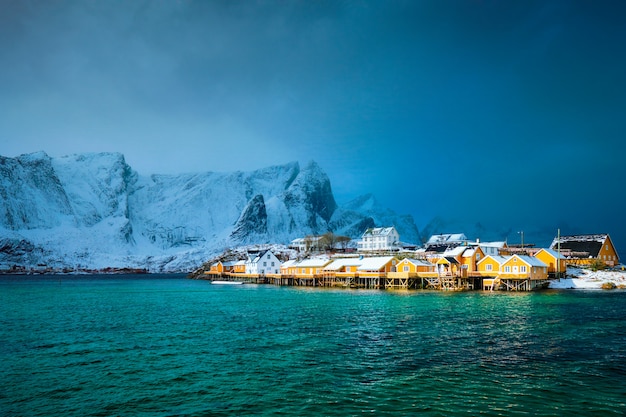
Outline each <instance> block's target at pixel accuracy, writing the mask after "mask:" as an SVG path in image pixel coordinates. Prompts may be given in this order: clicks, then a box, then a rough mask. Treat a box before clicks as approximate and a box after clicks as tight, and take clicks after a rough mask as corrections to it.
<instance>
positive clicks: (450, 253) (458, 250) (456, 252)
mask: <svg viewBox="0 0 626 417" xmlns="http://www.w3.org/2000/svg"><path fill="white" fill-rule="evenodd" d="M466 250H467V246H457V247H455V248H452V249H448V250H446V251H445V252H444V253H443V256H444V257H448V256H459V255H461V254H462V253H463V252H465V251H466Z"/></svg>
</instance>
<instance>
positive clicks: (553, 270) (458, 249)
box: [202, 226, 619, 291]
mask: <svg viewBox="0 0 626 417" xmlns="http://www.w3.org/2000/svg"><path fill="white" fill-rule="evenodd" d="M321 238H322V237H320V236H309V237H306V238H300V239H295V240H294V241H292V242H291V244H290V246H289V247H290V248H291V249H293V250H295V251H296V252H297V253H298V254H299V255H300V256H299V257H298V258H297V259H289V260H286V261H281V260H279V258H278V257H277V256H276V254H275V253H273V251H272V250H271V249H264V250H259V251H256V252H250V253H248V254H247V256H246V259H239V260H233V261H223V262H222V261H218V262H214V263H212V264H211V265H210V267H209V269H208V270H205V271H204V272H203V274H202V277H203V278H205V279H209V280H211V281H213V283H223V284H226V283H265V284H274V285H280V286H310V287H346V288H372V289H431V290H505V291H532V290H535V289H540V288H546V287H547V286H548V284H549V283H550V282H551V280H559V279H561V278H563V277H565V276H566V274H567V268H568V267H569V268H572V267H576V268H580V267H587V268H605V267H616V266H618V265H619V256H618V254H617V252H616V250H615V247H614V245H613V242H612V241H611V238H610V237H609V235H608V234H597V235H577V236H557V237H555V239H554V241H553V242H552V244H551V245H550V247H549V248H535V247H534V245H526V246H525V245H524V244H523V243H522V244H521V245H508V244H507V242H481V241H480V240H478V239H477V240H469V239H468V238H467V237H466V236H465V235H464V234H462V233H459V234H440V235H433V236H431V237H430V238H429V239H428V241H427V242H426V243H425V244H424V245H423V247H421V248H415V247H407V246H406V245H402V244H401V243H400V236H399V234H398V232H397V230H396V229H395V227H393V226H392V227H379V228H371V229H367V230H366V231H365V232H364V233H363V235H362V236H361V239H360V240H359V241H357V248H356V250H355V251H353V252H352V253H350V251H346V250H343V251H338V252H333V253H328V252H325V253H319V252H318V253H316V251H315V250H314V249H315V244H316V242H317V241H318V240H319V239H321Z"/></svg>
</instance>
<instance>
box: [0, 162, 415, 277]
mask: <svg viewBox="0 0 626 417" xmlns="http://www.w3.org/2000/svg"><path fill="white" fill-rule="evenodd" d="M0 210H1V212H0V213H1V214H0V248H4V247H6V248H8V249H7V250H6V251H5V250H3V251H2V252H0V264H2V265H9V264H19V265H25V266H28V267H33V266H35V265H37V264H46V265H49V266H52V267H59V268H70V269H71V268H79V267H81V268H93V269H99V268H100V269H101V268H105V267H121V268H144V267H145V268H146V269H149V270H150V271H153V272H185V271H187V270H192V269H194V268H195V267H196V266H197V265H199V264H201V263H202V262H203V261H204V260H205V259H206V258H208V257H210V256H211V255H212V254H214V253H216V252H219V251H221V250H223V249H224V248H227V247H233V246H236V245H241V244H249V243H258V244H269V243H283V244H286V243H288V242H289V241H291V240H292V239H294V238H296V237H302V236H305V235H310V234H314V235H315V234H323V233H326V232H328V231H332V232H334V233H336V234H342V235H348V236H350V237H353V238H356V237H359V236H360V234H361V233H362V232H363V231H364V230H365V229H366V228H367V227H373V226H388V225H394V226H396V228H397V229H398V230H399V232H400V234H401V238H402V239H403V240H404V241H415V242H416V243H417V242H419V231H418V229H417V227H416V226H415V223H414V221H413V219H412V217H411V216H399V215H397V214H395V213H394V212H393V211H392V210H390V209H386V208H383V207H382V206H380V205H379V204H378V203H377V201H376V200H375V198H374V196H373V195H367V196H364V197H360V198H357V199H355V200H353V201H352V202H349V203H348V204H347V205H344V206H342V207H340V206H339V205H338V204H337V202H336V201H335V198H334V195H333V192H332V186H331V182H330V179H329V178H328V176H327V175H326V173H325V172H324V171H323V170H322V168H321V167H320V166H319V165H318V164H317V163H316V162H314V161H310V162H308V163H307V164H305V165H304V166H301V165H300V163H299V162H289V163H286V164H283V165H275V166H270V167H266V168H261V169H258V170H254V171H248V172H244V171H235V172H226V173H219V172H210V171H208V172H201V173H187V174H179V175H171V174H168V175H162V174H152V175H147V176H146V175H140V174H138V173H137V172H136V171H134V170H133V169H132V168H131V167H130V166H129V165H128V164H127V163H126V161H125V158H124V155H123V154H121V153H116V152H109V153H83V154H74V155H68V156H63V157H58V158H57V157H55V158H51V157H50V156H48V155H47V154H46V153H45V152H36V153H33V154H25V155H20V156H18V157H16V158H8V157H4V156H0Z"/></svg>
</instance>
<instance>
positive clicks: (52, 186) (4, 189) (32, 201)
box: [0, 152, 73, 230]
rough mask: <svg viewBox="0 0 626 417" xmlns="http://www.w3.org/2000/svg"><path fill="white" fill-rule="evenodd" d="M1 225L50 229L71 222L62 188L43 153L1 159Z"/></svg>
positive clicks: (70, 212) (7, 227)
mask: <svg viewBox="0 0 626 417" xmlns="http://www.w3.org/2000/svg"><path fill="white" fill-rule="evenodd" d="M0 198H1V199H0V212H1V214H0V226H1V227H4V228H6V229H8V230H22V229H27V230H28V229H48V228H51V227H55V226H59V225H61V224H63V223H65V222H67V221H72V219H73V212H72V207H71V205H70V202H69V200H68V198H67V195H66V194H65V191H64V189H63V186H62V185H61V182H60V181H59V178H58V177H57V175H56V173H55V171H54V168H53V167H52V163H51V159H50V157H49V156H48V155H46V154H45V153H44V152H37V153H34V154H28V155H22V156H19V157H17V158H5V157H0Z"/></svg>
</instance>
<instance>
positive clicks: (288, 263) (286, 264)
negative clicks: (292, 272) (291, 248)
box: [280, 259, 298, 268]
mask: <svg viewBox="0 0 626 417" xmlns="http://www.w3.org/2000/svg"><path fill="white" fill-rule="evenodd" d="M297 262H298V260H297V259H289V260H288V261H285V262H283V263H282V264H280V267H281V268H289V267H290V266H293V265H295V264H296V263H297Z"/></svg>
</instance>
